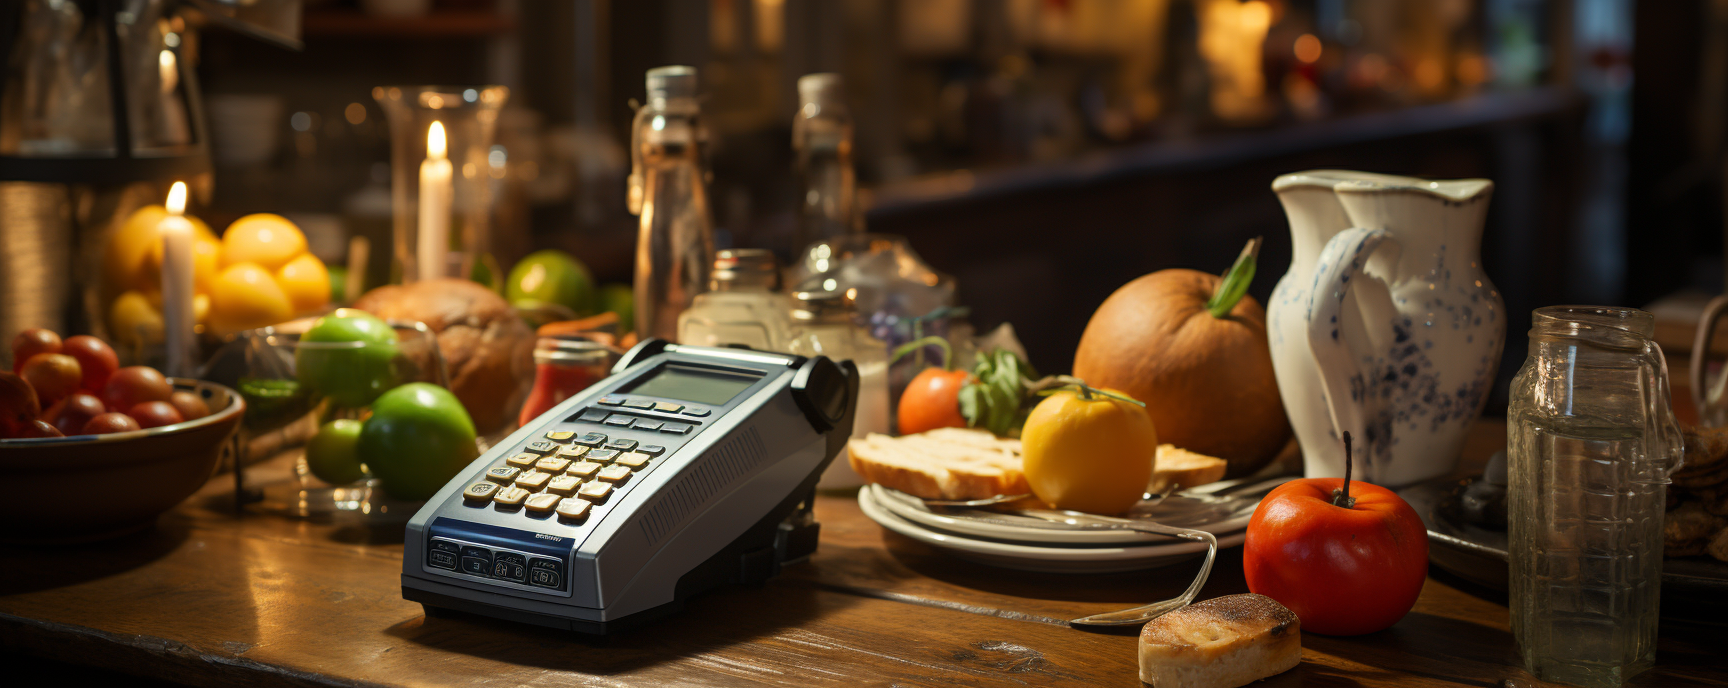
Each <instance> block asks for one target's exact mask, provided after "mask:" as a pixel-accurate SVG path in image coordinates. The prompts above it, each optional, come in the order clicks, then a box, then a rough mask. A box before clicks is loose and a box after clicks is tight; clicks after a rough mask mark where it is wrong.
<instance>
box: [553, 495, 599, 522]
mask: <svg viewBox="0 0 1728 688" xmlns="http://www.w3.org/2000/svg"><path fill="white" fill-rule="evenodd" d="M591 508H593V503H592V502H589V501H588V500H585V499H576V498H570V499H564V500H560V501H559V502H558V515H559V516H563V517H564V518H568V519H571V520H581V519H582V518H585V517H587V516H588V510H589V509H591Z"/></svg>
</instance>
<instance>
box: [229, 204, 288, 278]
mask: <svg viewBox="0 0 1728 688" xmlns="http://www.w3.org/2000/svg"><path fill="white" fill-rule="evenodd" d="M305 252H306V235H304V234H301V233H300V228H299V227H296V226H294V223H292V222H289V221H288V218H285V217H282V216H281V215H273V214H271V213H254V214H252V215H247V216H246V217H242V218H240V219H238V220H235V221H234V224H231V225H228V231H226V232H223V233H222V267H224V268H228V267H232V266H234V265H238V264H240V263H256V264H258V266H259V267H262V268H264V269H265V270H271V271H275V270H279V269H281V268H282V266H284V265H287V264H288V261H290V260H293V259H294V257H295V256H298V255H300V254H302V253H305Z"/></svg>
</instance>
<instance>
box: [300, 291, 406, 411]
mask: <svg viewBox="0 0 1728 688" xmlns="http://www.w3.org/2000/svg"><path fill="white" fill-rule="evenodd" d="M398 343H399V340H398V339H397V337H396V330H395V328H392V327H390V324H389V323H387V322H384V321H383V320H380V319H379V318H378V317H377V316H375V315H372V314H371V313H367V312H366V311H360V310H355V309H352V308H338V309H336V311H335V312H333V313H330V314H329V315H326V316H323V317H321V318H318V319H317V320H316V321H313V323H312V329H310V330H307V331H306V334H303V335H300V346H297V347H295V350H294V367H295V371H296V376H297V377H298V378H299V380H300V384H301V385H303V386H305V387H306V388H308V389H310V390H311V391H312V394H313V395H314V396H320V397H328V398H329V399H330V402H331V403H333V404H335V405H336V406H338V407H341V408H360V407H362V406H365V405H367V404H370V403H372V400H373V399H376V398H378V395H379V394H383V393H384V390H386V389H390V388H391V387H394V386H396V381H397V377H396V356H397V354H398V353H399V349H398V347H397V344H398Z"/></svg>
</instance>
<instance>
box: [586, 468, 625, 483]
mask: <svg viewBox="0 0 1728 688" xmlns="http://www.w3.org/2000/svg"><path fill="white" fill-rule="evenodd" d="M595 477H598V478H600V479H601V480H604V481H606V482H609V483H621V482H624V481H626V480H629V479H630V469H629V468H628V467H625V466H619V465H616V464H614V465H611V466H607V467H605V468H602V469H600V473H599V474H598V475H597V476H595Z"/></svg>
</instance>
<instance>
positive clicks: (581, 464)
mask: <svg viewBox="0 0 1728 688" xmlns="http://www.w3.org/2000/svg"><path fill="white" fill-rule="evenodd" d="M602 467H603V466H601V465H600V464H597V463H594V462H593V461H577V462H576V463H574V464H571V465H570V470H569V474H570V475H573V476H576V477H578V478H583V479H587V478H592V477H594V474H595V473H598V472H600V469H601V468H602Z"/></svg>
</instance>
